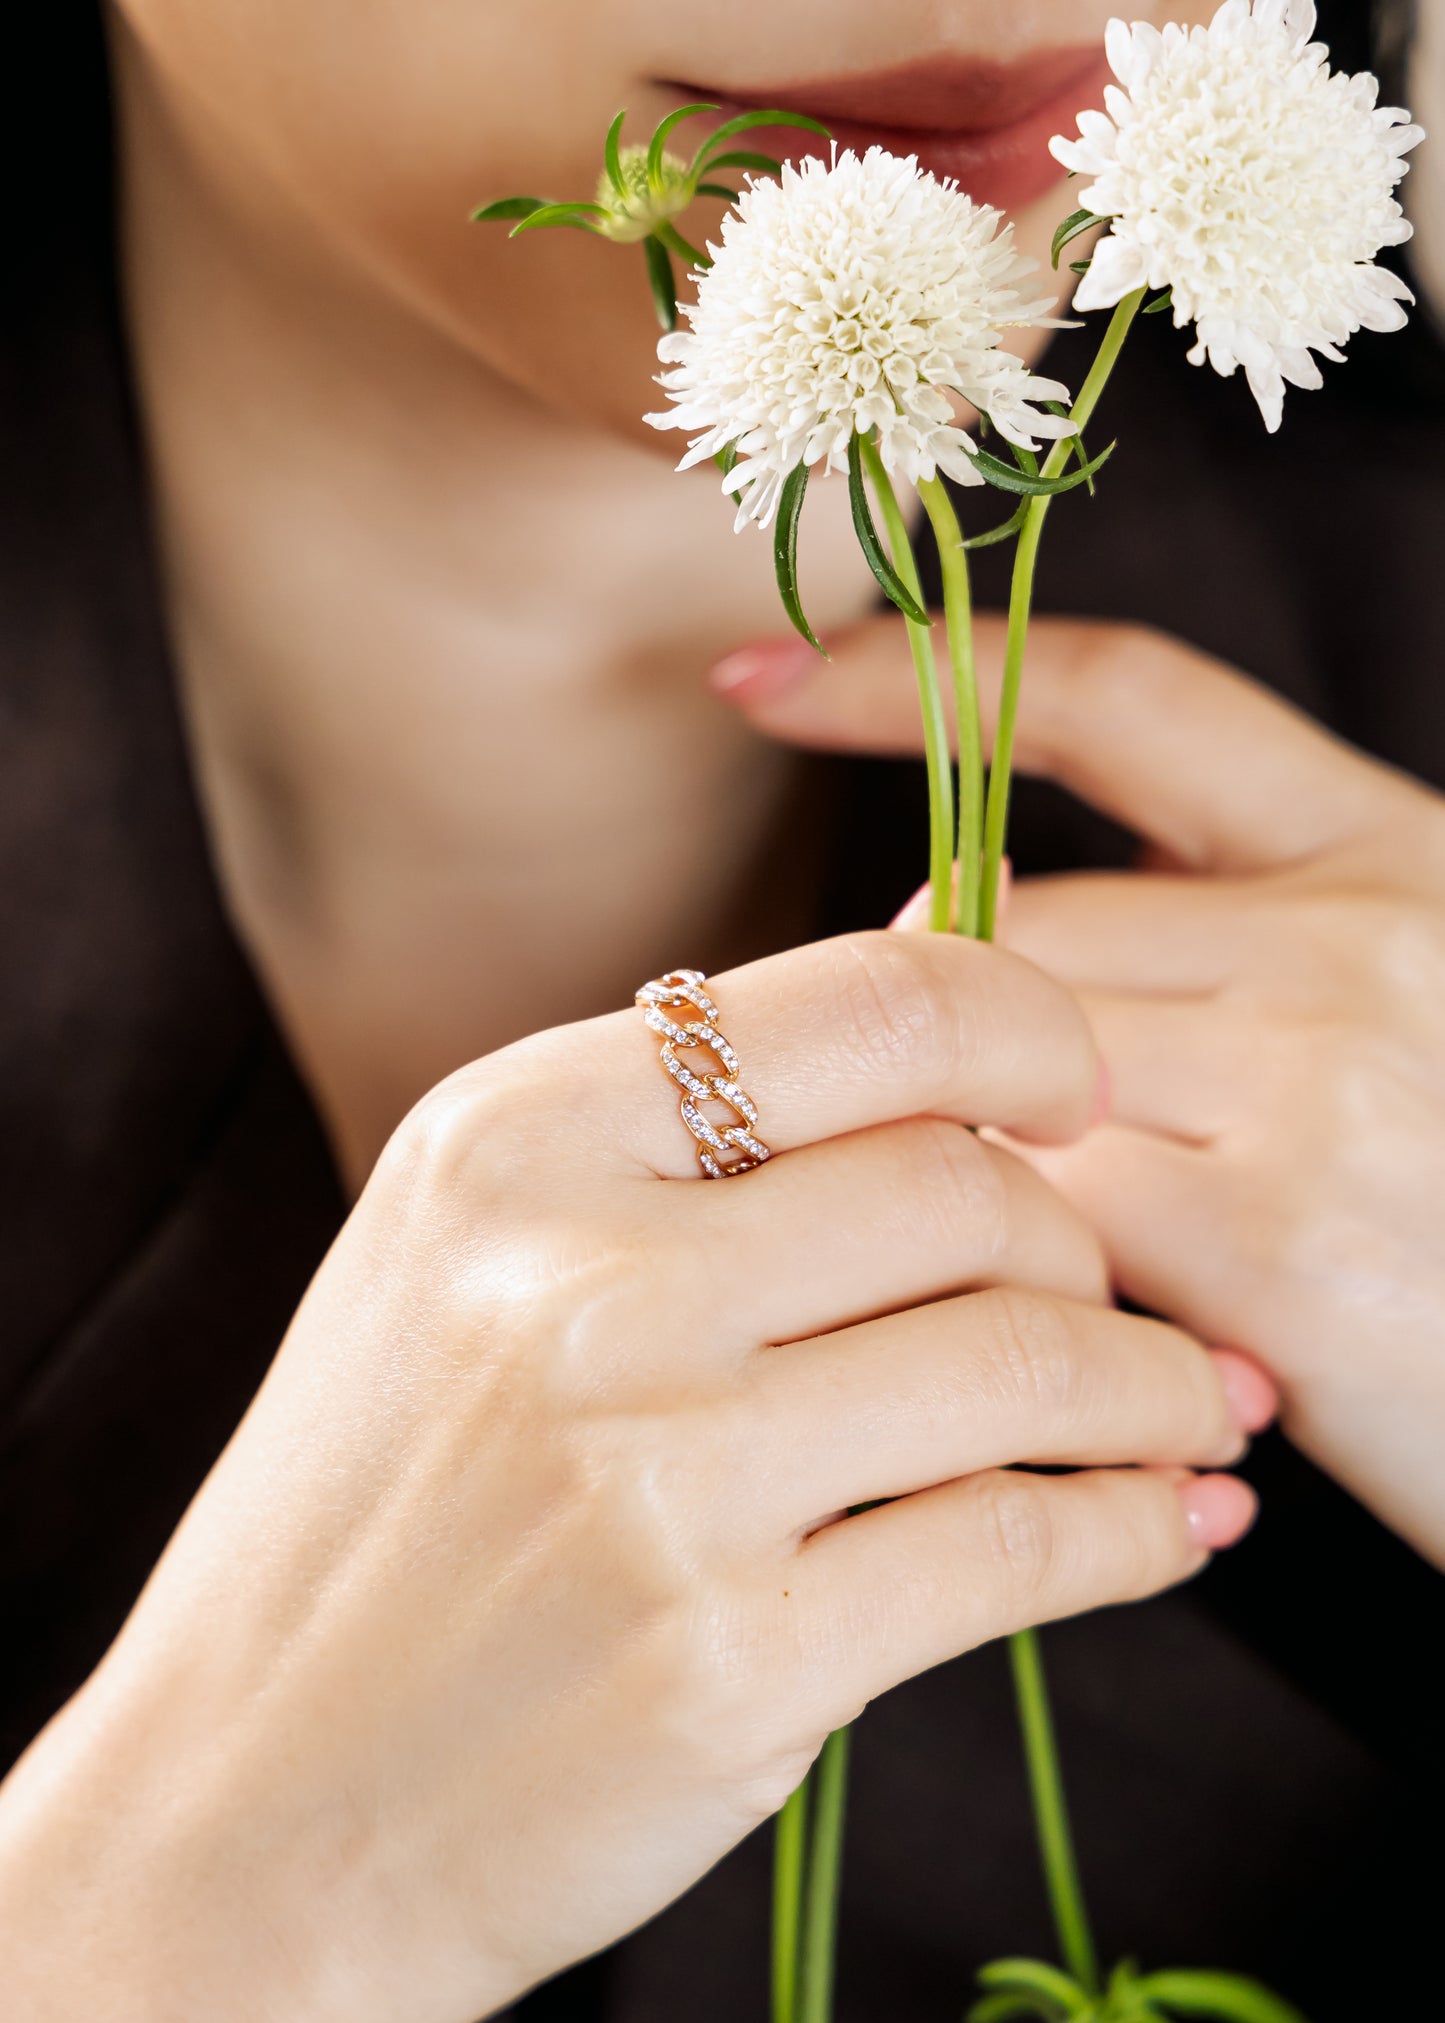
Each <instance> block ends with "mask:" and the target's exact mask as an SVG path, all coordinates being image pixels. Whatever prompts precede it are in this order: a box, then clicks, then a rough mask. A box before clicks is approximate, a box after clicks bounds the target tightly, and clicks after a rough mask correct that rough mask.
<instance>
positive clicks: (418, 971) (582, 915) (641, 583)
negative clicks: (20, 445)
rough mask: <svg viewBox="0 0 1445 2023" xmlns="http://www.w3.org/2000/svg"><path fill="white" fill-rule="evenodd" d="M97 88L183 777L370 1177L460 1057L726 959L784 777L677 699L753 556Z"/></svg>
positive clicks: (648, 456) (203, 143) (213, 162)
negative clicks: (111, 158)
mask: <svg viewBox="0 0 1445 2023" xmlns="http://www.w3.org/2000/svg"><path fill="white" fill-rule="evenodd" d="M122 59H123V60H122V64H121V71H122V110H123V133H124V141H125V168H126V186H127V221H126V271H127V284H128V300H129V306H130V314H131V319H132V325H133V333H134V342H135V350H136V357H137V366H138V375H139V382H140V389H141V398H142V405H143V409H144V412H145V416H146V423H147V429H148V434H149V439H150V448H151V455H152V464H153V469H154V473H155V482H156V493H157V508H158V519H159V527H160V536H161V547H162V554H163V562H164V568H165V574H166V579H167V596H168V602H169V607H170V618H171V625H172V633H173V639H174V643H175V647H176V653H177V659H178V663H179V667H180V671H181V683H182V690H183V695H184V700H185V706H186V712H187V716H188V721H189V725H190V730H191V735H192V741H193V749H194V754H195V761H196V767H197V774H198V778H199V781H200V785H201V791H202V797H203V801H204V803H205V806H206V809H207V813H208V817H209V820H210V823H211V827H212V831H213V839H214V844H215V849H216V855H217V860H218V863H219V866H220V871H221V876H222V883H223V887H224V889H225V892H226V895H227V898H228V901H229V904H230V906H231V910H232V912H233V915H234V918H235V920H236V922H237V925H238V927H239V929H240V932H241V934H242V936H243V939H245V941H246V942H247V943H248V944H249V946H250V948H251V951H252V953H253V956H254V957H255V959H256V962H257V965H258V969H259V971H260V973H261V975H262V978H263V981H265V982H266V983H267V984H268V986H269V987H270V990H271V992H272V995H273V998H274V1001H275V1002H276V1004H277V1007H278V1010H279V1012H280V1015H281V1017H282V1021H283V1024H284V1025H285V1026H286V1028H287V1030H288V1032H289V1034H290V1037H291V1039H292V1042H293V1045H294V1047H295V1049H296V1051H297V1053H298V1056H299V1057H300V1060H301V1063H302V1066H303V1069H304V1070H305V1071H306V1072H307V1074H308V1075H309V1077H310V1079H311V1081H312V1084H313V1086H314V1087H315V1089H316V1091H317V1093H318V1096H319V1097H320V1099H321V1102H322V1107H323V1111H324V1112H325V1114H326V1115H327V1116H328V1117H329V1119H330V1121H331V1124H332V1127H333V1131H334V1134H335V1136H336V1139H337V1142H338V1145H339V1146H340V1148H341V1151H342V1154H343V1158H344V1160H345V1162H346V1163H347V1165H348V1166H349V1167H350V1168H351V1169H352V1170H353V1171H355V1172H357V1173H360V1172H364V1171H365V1170H366V1168H367V1167H368V1166H369V1164H370V1160H371V1158H372V1156H373V1155H374V1153H375V1150H376V1149H377V1147H378V1145H379V1143H380V1141H381V1139H383V1138H384V1136H385V1135H386V1132H387V1131H388V1130H389V1129H390V1128H391V1125H392V1124H393V1123H394V1122H395V1120H396V1117H397V1115H399V1114H400V1111H401V1110H403V1109H404V1108H405V1107H406V1105H407V1103H408V1102H410V1101H411V1100H413V1099H414V1098H415V1096H417V1095H418V1094H420V1093H421V1092H422V1090H423V1089H424V1088H425V1087H426V1086H428V1085H429V1083H430V1082H432V1081H434V1080H436V1079H437V1078H438V1077H439V1076H440V1075H441V1074H444V1073H446V1072H448V1071H449V1070H450V1069H451V1068H453V1067H456V1066H459V1065H460V1064H461V1063H462V1062H463V1061H465V1060H467V1059H470V1058H472V1057H474V1056H475V1055H476V1054H478V1053H480V1052H482V1051H485V1050H487V1049H488V1048H490V1047H492V1046H495V1045H497V1044H500V1043H503V1042H505V1041H508V1040H511V1039H513V1038H516V1037H518V1036H519V1035H520V1034H521V1033H523V1032H525V1031H528V1030H531V1029H534V1028H535V1027H536V1026H537V1025H538V1024H547V1023H554V1022H556V1021H558V1020H560V1019H565V1018H569V1017H574V1016H579V1015H583V1014H587V1013H591V1012H593V1011H596V1010H600V1009H603V1008H606V1007H608V1006H610V1005H613V1004H615V1003H617V1002H618V1001H619V999H625V997H626V996H627V995H629V994H630V991H631V989H632V988H633V987H634V986H635V984H636V983H637V982H638V981H640V980H641V977H642V976H643V975H644V974H646V973H648V971H649V970H656V969H658V968H662V967H666V966H668V965H669V964H671V963H676V962H701V963H703V964H704V965H710V964H711V963H712V962H713V961H714V960H715V959H717V958H718V957H731V956H733V955H735V954H741V953H746V952H751V951H750V950H749V948H748V946H747V944H748V941H749V939H750V937H749V935H748V934H746V933H743V932H741V930H740V927H739V921H740V917H741V915H742V914H743V911H744V909H743V908H742V906H741V903H740V901H741V894H742V891H743V888H744V886H745V885H746V883H747V874H748V873H749V871H750V870H751V869H753V868H755V866H756V863H757V860H758V857H759V854H760V853H761V852H763V851H764V850H766V849H767V848H768V846H769V843H770V841H772V840H775V838H776V833H777V824H778V822H779V820H780V804H781V801H782V798H783V796H784V793H785V790H786V788H787V785H788V781H789V777H790V775H789V769H788V766H787V764H786V762H785V761H784V759H783V758H782V756H781V754H779V753H777V752H776V751H774V750H772V749H770V748H764V747H760V746H758V745H757V744H755V742H754V741H753V736H752V734H751V733H750V732H748V731H747V730H746V729H745V727H744V726H742V725H741V724H739V723H738V722H737V721H736V720H735V719H734V718H733V716H732V714H731V713H730V712H727V711H725V710H724V709H722V708H721V707H720V706H718V705H716V704H715V703H714V702H713V701H712V700H711V698H710V697H709V696H708V694H707V691H706V688H705V684H704V682H703V675H704V672H705V670H706V668H707V666H708V665H710V664H711V662H712V661H713V660H714V659H715V658H717V657H718V656H719V655H720V654H722V653H723V652H725V651H726V650H728V649H729V648H730V647H732V646H734V645H736V644H737V643H738V642H739V641H740V640H741V639H743V638H746V637H747V636H749V635H750V634H754V633H761V632H772V631H776V630H777V628H778V624H779V614H778V611H777V606H776V594H775V591H774V588H773V583H772V569H771V566H770V558H769V555H768V553H767V551H766V548H765V547H764V546H763V544H762V543H761V542H760V541H759V539H758V537H757V536H756V535H755V534H752V533H751V532H749V534H747V535H746V536H737V537H734V536H733V534H732V532H731V515H730V513H729V511H728V509H727V507H726V505H725V504H724V503H723V502H722V501H721V500H720V499H719V498H718V496H717V488H716V481H715V479H712V481H711V482H710V478H711V473H693V474H690V475H689V477H688V478H686V479H684V478H678V477H676V476H674V475H673V473H672V472H671V470H670V469H669V461H670V460H669V458H668V457H667V455H666V454H663V455H658V454H657V453H656V451H654V450H651V449H649V448H648V447H646V446H644V445H643V444H641V443H633V442H629V441H625V440H621V439H618V438H616V437H614V436H609V435H605V434H603V433H601V432H599V431H596V430H589V429H588V428H586V427H585V426H583V425H582V424H580V423H578V422H576V421H573V420H569V419H567V418H566V417H565V416H563V415H561V414H559V413H557V412H555V411H553V410H550V409H548V408H546V407H544V406H543V405H542V404H540V402H538V401H536V400H534V399H532V398H530V397H528V396H527V395H525V394H522V393H519V392H518V391H517V390H516V389H515V388H514V387H512V386H511V385H509V384H507V383H505V382H503V381H502V380H501V379H499V378H498V377H497V376H496V375H495V374H494V373H493V372H492V371H491V370H490V369H489V368H488V366H487V365H486V364H485V362H483V361H481V360H479V359H478V357H477V356H476V355H475V353H474V352H473V351H472V350H470V349H469V348H468V347H467V345H466V344H465V343H464V342H462V341H461V339H460V338H459V337H458V336H457V335H455V334H452V333H448V332H445V331H441V330H438V329H437V328H435V327H434V326H433V325H431V324H429V323H428V322H427V321H426V320H425V318H424V317H422V316H421V315H419V314H417V313H414V312H413V311H412V310H411V309H410V308H409V306H408V305H407V304H406V303H404V302H401V301H399V300H397V299H396V297H395V295H394V294H391V293H389V292H388V291H387V290H386V288H385V287H383V286H382V285H381V284H380V283H379V282H377V281H375V280H374V279H373V278H372V277H371V276H369V275H368V274H367V273H366V272H364V271H362V270H361V269H360V268H359V267H354V266H352V265H350V264H349V263H348V260H347V257H346V255H345V253H344V251H342V250H338V249H337V248H336V247H335V246H333V245H331V244H330V243H328V242H326V241H325V240H324V239H323V237H322V236H321V235H320V234H319V232H318V231H317V230H316V229H315V228H314V227H313V226H311V225H310V224H309V223H308V221H307V219H306V218H305V217H304V216H301V215H298V214H296V213H294V212H291V211H288V209H287V208H286V206H285V205H284V204H283V202H282V201H281V199H280V198H279V196H277V195H275V194H274V193H271V192H268V191H267V190H265V189H264V188H258V187H257V185H256V183H255V179H254V177H253V176H252V175H251V174H250V172H249V171H248V173H247V175H245V176H241V175H239V174H233V173H231V171H230V168H229V164H228V163H227V161H226V159H225V158H224V154H223V153H218V151H217V147H216V144H215V143H214V142H212V141H211V140H209V139H208V138H207V137H206V134H207V130H206V127H205V124H204V122H203V121H201V120H197V121H196V122H195V123H194V130H192V129H191V125H190V123H189V122H188V118H187V113H186V108H185V107H184V106H177V105H176V104H175V103H174V102H173V101H172V100H171V98H170V97H169V96H168V95H167V94H166V93H165V92H164V91H163V90H161V89H160V88H159V87H158V86H157V85H156V83H155V81H154V79H153V78H152V77H151V76H150V75H149V74H148V72H147V70H146V69H145V66H144V64H143V62H142V61H141V60H140V59H138V58H136V56H135V55H134V53H127V52H124V51H123V52H122ZM827 490H828V491H829V492H830V493H831V494H832V496H831V497H825V498H823V499H821V500H820V502H819V506H818V509H816V510H815V509H813V508H810V516H811V525H810V527H809V530H808V532H809V542H810V550H809V554H808V558H807V559H808V564H809V571H810V589H811V590H812V592H813V602H814V605H815V607H816V614H817V619H818V622H821V623H824V624H829V623H833V624H836V623H839V622H842V621H843V620H845V619H847V618H849V617H852V616H854V615H856V614H857V613H858V611H859V610H860V609H861V608H862V607H863V605H864V603H865V601H866V578H865V576H864V573H863V572H862V570H861V568H860V566H859V564H858V561H857V558H856V552H855V551H854V549H853V547H852V542H851V533H850V530H849V528H848V526H847V506H846V498H845V497H844V496H843V488H842V487H841V486H837V487H830V488H827ZM662 864H666V866H667V867H668V868H667V870H666V873H665V874H664V873H662V872H661V871H660V870H659V869H658V867H659V866H660V865H662ZM770 882H772V883H773V889H774V891H775V892H776V893H777V894H778V895H779V896H780V897H781V898H783V899H786V898H787V897H788V894H787V887H786V881H782V883H781V884H779V883H777V882H776V881H775V880H773V881H770ZM797 924H798V922H796V921H793V920H789V921H788V922H787V923H786V925H787V926H789V927H792V926H794V925H797ZM776 928H777V923H771V924H770V923H764V922H761V921H759V920H757V919H754V921H753V937H754V938H756V937H760V938H761V940H762V941H763V943H764V944H766V942H767V941H769V940H771V939H773V938H775V931H776ZM699 943H701V944H702V945H701V946H700V945H699ZM498 947H504V948H505V950H506V954H505V956H504V957H502V958H499V957H498V956H497V954H496V950H497V949H498ZM501 972H505V975H502V974H500V973H501Z"/></svg>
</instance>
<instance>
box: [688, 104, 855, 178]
mask: <svg viewBox="0 0 1445 2023" xmlns="http://www.w3.org/2000/svg"><path fill="white" fill-rule="evenodd" d="M755 126H798V127H805V128H806V129H807V131H808V132H809V133H820V134H821V135H822V136H823V138H824V140H831V139H832V135H831V134H830V133H829V131H828V129H827V127H825V126H824V125H822V123H821V122H820V121H818V120H816V119H809V118H808V117H807V115H806V114H805V113H801V112H781V111H780V110H779V109H778V108H777V107H776V106H772V107H770V108H769V109H768V110H767V111H757V112H740V113H738V114H737V116H736V118H734V119H725V120H724V121H723V123H722V125H721V126H720V127H716V128H714V130H713V132H712V133H710V134H709V135H708V137H707V139H706V140H705V141H704V142H703V145H702V150H701V152H700V153H699V154H698V156H697V159H696V160H695V161H694V162H693V165H692V172H693V174H694V175H700V174H701V173H702V171H703V170H704V169H709V168H711V167H712V165H713V163H712V153H713V149H714V148H715V147H716V146H717V144H718V142H719V141H729V140H731V139H732V137H733V135H734V134H739V133H747V132H748V130H749V129H750V128H752V127H755Z"/></svg>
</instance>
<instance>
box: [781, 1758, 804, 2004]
mask: <svg viewBox="0 0 1445 2023" xmlns="http://www.w3.org/2000/svg"><path fill="white" fill-rule="evenodd" d="M811 1784H812V1773H811V1771H810V1772H809V1774H808V1776H807V1777H805V1778H804V1779H803V1781H802V1783H801V1784H800V1785H799V1786H798V1788H797V1790H796V1791H795V1792H794V1793H793V1795H792V1797H791V1798H790V1799H789V1800H788V1802H787V1804H786V1805H785V1806H784V1807H783V1809H782V1811H781V1812H780V1813H779V1814H778V1817H777V1822H776V1824H775V1825H774V1828H773V2023H797V2015H798V1940H799V1936H800V1933H801V1930H802V1922H803V1872H804V1865H805V1861H806V1856H807V1846H808V1796H809V1788H810V1786H811Z"/></svg>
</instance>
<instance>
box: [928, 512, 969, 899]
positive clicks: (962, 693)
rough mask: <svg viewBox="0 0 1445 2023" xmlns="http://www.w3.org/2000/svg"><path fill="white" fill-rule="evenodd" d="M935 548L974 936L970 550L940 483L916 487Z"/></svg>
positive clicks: (962, 892) (965, 892)
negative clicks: (955, 725)
mask: <svg viewBox="0 0 1445 2023" xmlns="http://www.w3.org/2000/svg"><path fill="white" fill-rule="evenodd" d="M918 495H919V497H920V498H921V499H922V501H923V506H924V511H925V512H926V513H927V514H928V518H929V521H930V523H931V524H932V527H933V538H934V540H935V541H936V542H937V544H938V560H939V566H940V568H941V570H942V572H943V610H944V616H945V618H946V619H947V621H948V658H949V661H950V663H951V664H952V667H953V699H954V711H955V714H956V716H957V718H958V907H957V911H956V913H955V915H954V921H953V926H954V932H955V933H956V934H970V935H976V934H977V933H978V923H979V901H980V898H981V894H982V883H983V730H982V727H981V725H980V723H979V717H978V681H977V678H976V674H975V669H974V654H973V598H972V594H971V592H970V589H969V581H968V550H967V549H966V548H965V547H964V545H963V533H962V530H961V529H960V527H959V524H958V515H957V514H956V513H955V512H954V510H953V501H952V499H951V498H950V497H949V496H948V488H947V486H946V485H945V484H944V482H943V480H942V479H941V478H925V479H924V480H923V482H922V483H921V484H920V485H919V487H918Z"/></svg>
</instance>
